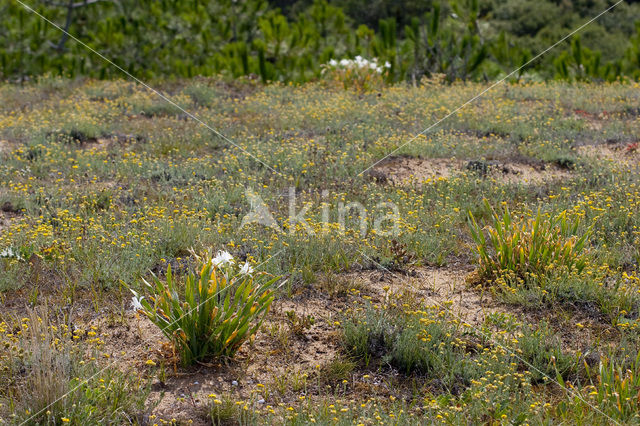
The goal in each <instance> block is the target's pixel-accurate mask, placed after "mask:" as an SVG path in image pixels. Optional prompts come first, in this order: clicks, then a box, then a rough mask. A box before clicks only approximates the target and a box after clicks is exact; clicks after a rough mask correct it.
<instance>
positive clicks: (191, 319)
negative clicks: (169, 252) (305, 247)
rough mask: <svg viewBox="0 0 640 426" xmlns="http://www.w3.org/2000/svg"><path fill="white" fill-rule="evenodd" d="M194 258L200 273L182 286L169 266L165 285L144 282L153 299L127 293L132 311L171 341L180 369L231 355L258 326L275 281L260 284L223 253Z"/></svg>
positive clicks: (255, 276)
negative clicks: (179, 361) (131, 297)
mask: <svg viewBox="0 0 640 426" xmlns="http://www.w3.org/2000/svg"><path fill="white" fill-rule="evenodd" d="M197 259H198V261H199V263H200V266H201V268H200V272H199V274H195V273H190V274H189V275H188V276H187V277H186V280H185V283H184V286H178V284H177V282H176V280H175V279H174V276H173V274H172V273H171V267H170V266H169V267H168V268H167V274H166V279H165V280H160V279H159V278H158V277H156V276H154V278H153V284H151V283H149V282H147V281H145V280H143V282H144V284H145V286H146V287H147V289H148V290H150V292H151V293H153V295H151V296H148V298H145V297H140V296H139V295H138V293H136V292H135V291H133V290H132V291H133V293H134V298H133V304H134V307H135V308H136V309H137V310H138V311H139V312H142V313H143V314H144V315H146V316H147V317H148V318H149V319H150V320H151V321H152V322H153V323H154V324H156V325H157V326H158V327H159V328H160V329H161V330H162V332H163V333H164V334H165V336H167V337H168V338H169V339H170V340H171V341H172V342H173V344H174V346H175V347H176V349H177V350H178V352H179V353H180V356H181V359H182V362H183V364H185V365H189V364H192V363H194V362H197V361H200V360H203V359H209V358H215V357H220V356H227V357H231V356H233V355H234V354H235V353H236V351H237V350H238V348H239V347H240V346H241V345H242V344H243V343H244V342H245V341H246V340H247V339H249V338H250V337H252V336H253V335H255V333H256V332H257V330H258V328H259V327H260V325H261V324H262V321H263V320H264V318H265V316H266V315H267V313H268V311H269V307H270V306H271V302H272V301H273V298H274V296H273V290H272V286H273V284H274V283H275V282H276V281H277V280H278V277H275V278H272V279H269V280H264V279H260V278H261V277H262V276H263V275H264V274H259V273H254V272H253V271H252V268H251V267H250V266H249V265H248V264H245V265H244V266H242V267H240V266H239V265H238V264H237V263H236V262H235V260H234V259H233V257H231V255H229V254H228V253H218V255H217V256H216V257H213V256H212V254H211V253H210V252H209V253H207V254H205V255H204V256H202V257H199V256H197ZM179 287H180V289H179Z"/></svg>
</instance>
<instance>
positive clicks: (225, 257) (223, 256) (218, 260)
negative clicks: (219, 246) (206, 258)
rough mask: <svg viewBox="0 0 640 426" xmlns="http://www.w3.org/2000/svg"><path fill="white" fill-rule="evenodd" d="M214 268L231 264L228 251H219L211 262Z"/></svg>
mask: <svg viewBox="0 0 640 426" xmlns="http://www.w3.org/2000/svg"><path fill="white" fill-rule="evenodd" d="M212 262H213V264H214V265H215V266H221V265H226V264H227V263H232V262H233V256H231V253H229V252H228V251H219V252H218V254H217V255H216V257H214V258H213V260H212Z"/></svg>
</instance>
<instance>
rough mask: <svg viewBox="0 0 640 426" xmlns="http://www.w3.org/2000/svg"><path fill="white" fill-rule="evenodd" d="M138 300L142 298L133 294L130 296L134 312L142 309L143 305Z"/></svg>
mask: <svg viewBox="0 0 640 426" xmlns="http://www.w3.org/2000/svg"><path fill="white" fill-rule="evenodd" d="M140 300H142V297H141V298H140V299H138V298H137V297H136V296H133V297H132V298H131V308H132V309H133V310H134V311H136V312H137V311H141V310H143V309H144V307H143V306H142V304H141V303H140Z"/></svg>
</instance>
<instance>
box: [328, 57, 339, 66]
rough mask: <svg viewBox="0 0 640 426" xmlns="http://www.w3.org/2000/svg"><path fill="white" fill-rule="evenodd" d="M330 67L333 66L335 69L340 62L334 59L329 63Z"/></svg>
mask: <svg viewBox="0 0 640 426" xmlns="http://www.w3.org/2000/svg"><path fill="white" fill-rule="evenodd" d="M329 65H331V66H332V67H335V66H337V65H338V61H336V60H335V59H332V60H330V61H329Z"/></svg>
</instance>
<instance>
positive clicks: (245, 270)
mask: <svg viewBox="0 0 640 426" xmlns="http://www.w3.org/2000/svg"><path fill="white" fill-rule="evenodd" d="M252 272H253V267H252V266H251V265H249V262H245V263H244V265H242V268H240V275H249V274H251V273H252Z"/></svg>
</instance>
